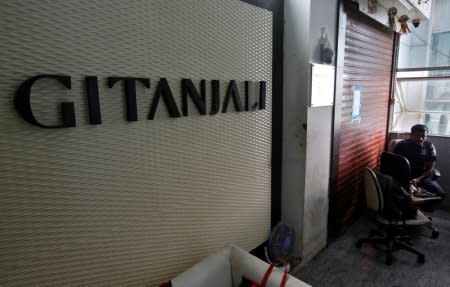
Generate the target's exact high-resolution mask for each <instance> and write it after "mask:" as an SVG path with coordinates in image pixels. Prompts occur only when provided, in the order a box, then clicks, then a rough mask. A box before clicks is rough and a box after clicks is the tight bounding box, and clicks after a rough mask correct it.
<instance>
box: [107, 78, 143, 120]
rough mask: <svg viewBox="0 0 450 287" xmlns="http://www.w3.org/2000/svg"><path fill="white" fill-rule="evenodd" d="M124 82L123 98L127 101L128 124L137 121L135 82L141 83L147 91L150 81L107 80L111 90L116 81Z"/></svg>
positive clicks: (134, 79) (133, 79) (139, 79)
mask: <svg viewBox="0 0 450 287" xmlns="http://www.w3.org/2000/svg"><path fill="white" fill-rule="evenodd" d="M121 80H123V81H124V82H125V98H126V101H127V120H128V121H129V122H134V121H137V103H136V81H139V82H141V83H142V84H144V86H145V87H146V88H147V89H148V88H150V79H146V78H120V77H110V78H108V86H109V87H110V88H112V87H113V86H114V85H115V84H116V83H117V82H118V81H121Z"/></svg>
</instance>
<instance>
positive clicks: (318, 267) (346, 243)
mask: <svg viewBox="0 0 450 287" xmlns="http://www.w3.org/2000/svg"><path fill="white" fill-rule="evenodd" d="M429 215H431V216H432V217H433V225H434V226H435V227H437V228H438V229H439V232H440V235H439V237H438V238H437V239H432V238H431V231H430V230H429V229H427V228H424V227H420V228H413V229H412V230H409V235H410V236H411V239H412V241H413V243H414V245H413V247H414V248H416V249H418V250H420V251H421V252H423V253H424V254H425V264H419V263H417V256H416V255H414V254H412V253H410V252H407V251H404V250H397V251H395V252H394V253H393V257H394V261H393V264H392V265H391V266H388V265H386V264H385V253H384V251H383V247H382V246H379V247H373V246H372V245H371V244H364V245H363V247H362V248H361V249H358V248H356V247H355V242H356V241H357V239H358V238H362V237H366V236H367V234H368V231H369V230H370V229H371V228H372V227H374V224H373V222H372V221H371V220H369V219H368V218H367V217H365V216H363V217H361V218H360V219H359V220H358V221H357V222H356V223H355V224H353V225H352V226H351V227H350V228H349V229H348V230H347V231H346V233H345V234H344V235H343V236H341V237H340V238H339V239H338V240H337V241H335V242H334V243H333V244H331V245H330V246H329V247H328V248H326V249H325V250H323V251H322V252H321V253H320V254H319V255H318V256H317V257H316V258H314V259H313V260H312V261H311V262H309V263H307V264H306V265H305V266H298V267H297V268H295V269H294V270H293V271H292V272H291V274H292V275H294V276H296V277H298V278H299V279H301V280H303V281H305V282H307V283H309V284H310V285H312V286H316V287H326V286H333V287H339V286H343V287H344V286H345V287H348V286H392V287H415V286H427V287H440V286H442V287H448V286H450V209H447V208H445V210H442V209H441V210H436V211H435V212H434V213H432V214H429Z"/></svg>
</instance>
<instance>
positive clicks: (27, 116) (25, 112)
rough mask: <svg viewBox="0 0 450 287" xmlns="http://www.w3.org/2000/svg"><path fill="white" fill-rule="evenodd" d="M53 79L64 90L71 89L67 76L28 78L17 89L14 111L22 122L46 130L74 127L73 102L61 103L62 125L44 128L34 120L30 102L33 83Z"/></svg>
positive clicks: (44, 126)
mask: <svg viewBox="0 0 450 287" xmlns="http://www.w3.org/2000/svg"><path fill="white" fill-rule="evenodd" d="M43 78H47V79H55V80H57V81H59V82H60V83H62V84H63V85H64V86H65V87H66V88H68V89H70V88H71V82H70V77H69V76H59V75H39V76H35V77H32V78H29V79H28V80H26V81H25V82H23V84H22V85H21V86H20V87H19V89H18V90H17V92H16V96H15V98H14V107H15V108H16V111H17V112H18V113H19V115H21V116H22V118H23V119H24V120H26V121H27V122H29V123H31V124H33V125H35V126H38V127H41V128H46V129H55V128H67V127H74V126H75V108H74V105H73V102H64V103H61V109H62V117H63V124H62V125H56V126H46V125H43V124H41V123H40V122H38V121H37V120H36V118H35V117H34V115H33V111H32V110H31V102H30V94H31V87H32V86H33V84H34V82H36V81H37V80H39V79H43Z"/></svg>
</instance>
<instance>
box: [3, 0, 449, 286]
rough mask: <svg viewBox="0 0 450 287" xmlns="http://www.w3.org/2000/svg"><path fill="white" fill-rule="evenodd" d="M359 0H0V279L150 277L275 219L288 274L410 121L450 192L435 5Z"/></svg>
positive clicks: (321, 244) (443, 69)
mask: <svg viewBox="0 0 450 287" xmlns="http://www.w3.org/2000/svg"><path fill="white" fill-rule="evenodd" d="M372 2H373V1H369V0H359V1H329V0H314V1H312V0H301V1H299V0H284V1H283V0H261V1H259V0H242V1H240V0H226V1H220V0H208V1H205V0H186V1H173V0H166V1H157V0H130V1H120V0H109V1H106V0H91V1H50V0H46V1H26V0H20V1H2V8H1V9H0V27H1V28H0V39H1V40H0V67H1V69H0V79H1V80H0V130H1V132H2V136H1V137H0V162H1V164H0V167H1V171H0V186H1V188H0V190H1V195H2V197H1V201H0V202H1V204H0V215H1V221H0V222H1V223H0V226H1V228H0V230H1V232H0V234H1V235H0V236H1V243H0V250H1V253H0V254H1V259H0V267H1V268H0V285H1V286H13V285H14V286H47V285H54V286H74V285H83V286H104V285H107V286H158V284H161V283H163V282H167V281H168V280H170V279H171V278H173V277H174V276H176V275H177V274H179V273H181V272H182V271H183V270H186V269H188V268H189V267H190V266H192V265H193V264H195V263H197V262H199V261H201V260H202V259H203V258H205V257H207V256H208V255H210V254H212V253H214V252H215V251H217V250H219V249H221V248H223V247H224V246H227V245H230V244H233V245H237V246H239V247H240V248H242V249H244V250H246V251H248V252H252V253H254V254H260V253H261V248H263V246H264V244H266V243H267V239H268V237H269V235H270V232H271V229H272V228H273V227H274V226H276V224H277V223H279V222H285V223H287V224H289V225H290V226H291V227H292V228H293V229H294V230H295V234H296V236H295V242H294V250H293V254H292V262H291V263H292V265H293V267H295V266H298V267H299V268H301V267H302V266H303V265H306V264H307V263H308V262H310V261H311V260H313V259H314V258H315V257H316V256H317V255H318V254H320V253H321V252H323V251H324V250H326V248H328V246H330V245H331V244H332V243H333V242H335V241H336V240H337V239H339V237H340V236H342V234H343V233H345V231H346V230H348V229H349V228H351V226H352V225H353V224H354V223H355V222H356V221H357V220H358V218H360V217H361V215H362V214H363V213H364V210H365V206H364V191H363V182H362V174H363V170H364V167H366V166H369V167H371V168H373V169H377V168H379V164H380V155H381V153H382V152H383V151H384V150H386V148H387V145H388V142H389V140H391V139H397V138H407V137H408V135H409V128H410V127H411V126H412V125H413V124H416V123H425V124H427V125H428V126H429V127H430V135H429V137H428V138H429V140H430V141H431V142H432V143H433V144H434V145H435V146H436V148H437V151H438V160H437V168H438V169H439V170H440V172H441V174H442V176H441V178H439V182H440V184H441V186H442V187H443V188H444V189H445V190H447V191H448V190H450V177H449V176H448V175H449V174H450V162H449V161H448V160H447V159H448V158H450V148H449V144H450V138H449V135H450V134H449V133H450V126H449V125H448V116H449V114H450V105H449V103H450V96H449V95H450V81H449V79H448V77H449V76H448V75H449V71H450V63H449V61H450V60H449V59H450V56H449V54H450V50H449V48H448V47H449V46H450V45H449V42H450V38H449V36H448V35H450V32H449V31H450V22H449V21H448V18H447V16H446V15H448V12H450V11H449V10H450V3H448V2H447V1H445V0H428V1H424V0H422V1H420V0H403V1H400V0H378V1H376V2H377V6H376V9H375V11H374V10H373V7H371V6H370V4H371V3H372ZM369 7H370V9H369ZM391 7H396V9H397V11H398V12H397V13H398V14H397V15H396V16H394V18H393V19H394V24H395V25H394V26H395V27H392V26H390V25H391V24H389V16H388V13H387V10H388V9H389V8H391ZM402 15H407V16H408V20H407V21H406V24H407V26H408V29H409V31H407V33H401V31H400V29H402V28H404V26H403V27H402V25H404V24H403V23H400V22H399V21H398V19H399V17H400V16H402ZM413 20H414V22H413ZM416 26H417V27H416ZM324 48H327V52H328V54H324ZM327 56H328V57H327ZM356 101H357V103H358V104H357V105H356V104H355V102H356ZM440 208H441V209H444V210H447V211H449V210H450V204H449V203H448V200H447V201H446V202H443V204H442V205H441V206H440ZM300 279H301V278H300Z"/></svg>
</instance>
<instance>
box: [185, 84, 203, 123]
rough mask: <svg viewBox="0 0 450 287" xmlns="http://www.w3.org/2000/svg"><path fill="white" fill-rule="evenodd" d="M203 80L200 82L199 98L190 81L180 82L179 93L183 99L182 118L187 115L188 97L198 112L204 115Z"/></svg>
mask: <svg viewBox="0 0 450 287" xmlns="http://www.w3.org/2000/svg"><path fill="white" fill-rule="evenodd" d="M205 84H206V82H205V80H202V81H201V91H200V93H201V96H200V95H199V94H198V91H197V89H196V88H195V87H194V84H193V83H192V80H191V79H183V80H181V92H182V97H183V105H182V107H181V108H182V110H183V116H187V115H188V95H189V96H191V99H192V101H194V104H195V106H196V107H197V110H198V112H199V113H200V114H201V115H206V104H205Z"/></svg>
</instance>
